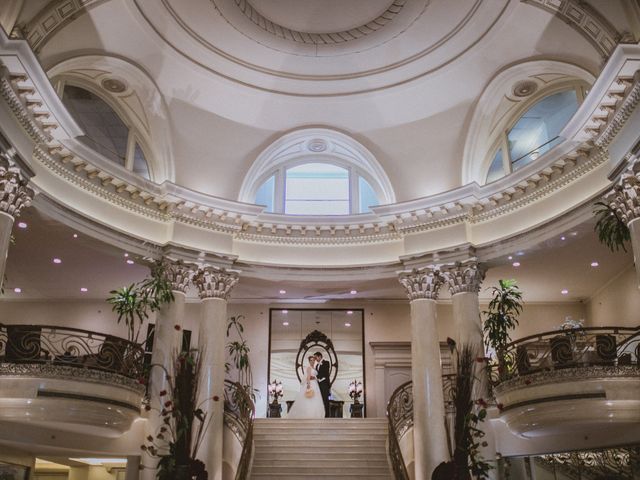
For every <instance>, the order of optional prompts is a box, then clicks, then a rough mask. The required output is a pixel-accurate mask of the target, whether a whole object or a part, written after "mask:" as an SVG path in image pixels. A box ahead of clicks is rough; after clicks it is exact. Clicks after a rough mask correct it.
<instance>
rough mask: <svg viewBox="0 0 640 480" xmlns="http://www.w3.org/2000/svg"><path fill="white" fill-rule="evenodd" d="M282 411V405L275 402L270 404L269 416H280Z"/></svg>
mask: <svg viewBox="0 0 640 480" xmlns="http://www.w3.org/2000/svg"><path fill="white" fill-rule="evenodd" d="M281 412H282V405H280V404H279V403H273V402H272V403H270V404H269V418H280V413H281Z"/></svg>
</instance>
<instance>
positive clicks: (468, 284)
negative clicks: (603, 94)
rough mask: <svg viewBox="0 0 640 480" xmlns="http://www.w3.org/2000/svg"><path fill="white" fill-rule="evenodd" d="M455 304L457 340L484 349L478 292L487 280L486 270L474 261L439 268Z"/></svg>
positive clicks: (454, 316)
mask: <svg viewBox="0 0 640 480" xmlns="http://www.w3.org/2000/svg"><path fill="white" fill-rule="evenodd" d="M440 271H441V272H442V274H443V276H444V279H445V281H446V282H447V285H448V286H449V291H450V292H451V303H452V306H453V322H454V327H455V331H456V341H457V342H458V343H459V344H464V345H477V346H478V348H479V349H480V351H478V354H481V351H482V320H481V318H480V301H479V299H478V294H479V292H480V285H481V284H482V281H483V280H484V276H485V270H484V269H482V268H480V267H479V266H478V262H476V261H475V260H468V261H465V262H456V263H455V264H453V265H443V266H442V267H440Z"/></svg>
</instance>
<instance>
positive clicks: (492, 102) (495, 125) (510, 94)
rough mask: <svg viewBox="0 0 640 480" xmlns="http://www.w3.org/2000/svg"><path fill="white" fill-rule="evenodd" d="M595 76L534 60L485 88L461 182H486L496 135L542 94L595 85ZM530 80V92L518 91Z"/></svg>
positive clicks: (470, 134) (468, 140) (470, 133)
mask: <svg viewBox="0 0 640 480" xmlns="http://www.w3.org/2000/svg"><path fill="white" fill-rule="evenodd" d="M594 81H595V76H594V75H593V74H592V73H591V72H589V71H587V70H586V69H584V68H582V67H579V66H577V65H573V64H570V63H565V62H560V61H556V60H533V61H527V62H523V63H518V64H515V65H511V66H509V67H507V68H506V69H504V70H502V71H501V72H500V73H498V74H497V75H496V76H495V77H494V78H493V79H492V80H491V81H490V82H489V83H488V84H487V86H486V87H485V89H484V91H483V92H482V94H481V95H480V99H479V100H478V103H477V105H476V108H475V110H474V112H473V117H472V118H471V123H470V126H469V131H468V133H467V138H466V140H465V145H464V153H463V160H462V183H463V185H466V184H468V183H472V182H476V183H478V184H483V183H484V174H485V173H486V169H487V167H488V163H487V162H490V161H491V159H488V156H489V155H490V154H491V153H492V150H493V147H494V146H495V142H496V137H497V136H498V135H500V132H502V131H506V129H507V128H508V127H509V125H510V123H512V122H513V121H515V120H516V119H517V116H518V115H519V114H521V113H523V112H524V111H525V110H526V109H527V108H529V107H530V106H531V105H533V104H534V103H535V102H537V101H538V100H540V99H542V98H543V97H545V96H547V95H549V94H551V93H554V92H557V91H559V90H562V89H563V87H564V88H568V87H569V86H576V85H578V84H583V85H585V84H586V85H592V84H593V82H594ZM525 82H531V83H530V85H531V91H530V93H528V94H526V95H523V94H520V95H519V94H517V93H516V91H515V90H516V87H517V86H521V85H523V84H524V83H525Z"/></svg>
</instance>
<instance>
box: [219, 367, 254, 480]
mask: <svg viewBox="0 0 640 480" xmlns="http://www.w3.org/2000/svg"><path fill="white" fill-rule="evenodd" d="M255 414H256V412H255V406H254V403H253V400H252V399H251V395H250V393H249V392H248V391H247V389H246V387H244V386H242V385H240V384H239V383H237V382H232V381H230V380H225V381H224V420H225V424H226V425H227V426H228V427H229V428H230V429H231V431H232V432H233V433H234V435H235V436H236V438H237V439H238V441H239V442H240V443H241V444H242V454H241V455H240V461H239V462H238V468H237V469H236V476H235V478H236V480H245V479H247V478H249V469H250V466H251V457H252V455H253V420H254V419H255Z"/></svg>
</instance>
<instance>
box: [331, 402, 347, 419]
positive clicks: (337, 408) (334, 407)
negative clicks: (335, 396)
mask: <svg viewBox="0 0 640 480" xmlns="http://www.w3.org/2000/svg"><path fill="white" fill-rule="evenodd" d="M343 409H344V402H343V401H341V400H329V417H331V418H342V410H343Z"/></svg>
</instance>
